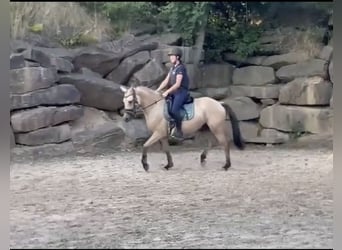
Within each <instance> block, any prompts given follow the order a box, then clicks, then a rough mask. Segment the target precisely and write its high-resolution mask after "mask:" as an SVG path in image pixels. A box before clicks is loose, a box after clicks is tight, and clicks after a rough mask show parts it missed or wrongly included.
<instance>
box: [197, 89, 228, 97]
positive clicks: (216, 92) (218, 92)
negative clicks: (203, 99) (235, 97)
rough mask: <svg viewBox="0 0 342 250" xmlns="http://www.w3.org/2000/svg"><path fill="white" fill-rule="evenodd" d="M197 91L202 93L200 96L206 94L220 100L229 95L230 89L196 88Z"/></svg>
mask: <svg viewBox="0 0 342 250" xmlns="http://www.w3.org/2000/svg"><path fill="white" fill-rule="evenodd" d="M197 91H198V92H200V93H202V94H203V95H202V96H207V97H211V98H214V99H216V100H221V99H224V98H226V97H228V96H229V95H230V89H229V88H228V87H226V88H201V89H198V90H197Z"/></svg>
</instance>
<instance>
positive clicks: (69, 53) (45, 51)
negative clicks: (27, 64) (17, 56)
mask: <svg viewBox="0 0 342 250" xmlns="http://www.w3.org/2000/svg"><path fill="white" fill-rule="evenodd" d="M31 49H32V50H33V53H32V51H31ZM38 51H40V52H41V53H40V54H39V53H38V54H35V53H36V52H38ZM78 51H79V48H78V49H66V48H44V47H38V46H35V47H30V48H29V49H28V50H27V51H25V53H24V55H25V57H26V59H29V60H33V59H34V58H32V56H34V57H36V58H37V56H38V55H45V56H49V57H57V58H61V59H65V60H68V61H69V62H71V61H72V60H73V59H74V57H75V55H76V53H77V52H78ZM38 58H39V57H38Z"/></svg>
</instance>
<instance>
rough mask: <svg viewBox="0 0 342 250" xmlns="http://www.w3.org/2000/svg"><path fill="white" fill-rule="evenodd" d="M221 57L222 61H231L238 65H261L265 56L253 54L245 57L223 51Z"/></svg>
mask: <svg viewBox="0 0 342 250" xmlns="http://www.w3.org/2000/svg"><path fill="white" fill-rule="evenodd" d="M222 57H223V58H222V59H223V60H224V61H226V62H228V63H232V64H234V65H238V66H239V67H242V66H252V65H261V64H262V62H263V61H264V60H265V58H266V56H253V57H247V58H245V57H241V56H239V55H237V54H235V53H231V52H225V53H223V56H222Z"/></svg>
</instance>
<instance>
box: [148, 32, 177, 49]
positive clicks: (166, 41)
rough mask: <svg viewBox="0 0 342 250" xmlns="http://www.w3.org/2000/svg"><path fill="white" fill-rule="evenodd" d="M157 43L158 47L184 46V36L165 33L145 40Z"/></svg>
mask: <svg viewBox="0 0 342 250" xmlns="http://www.w3.org/2000/svg"><path fill="white" fill-rule="evenodd" d="M144 41H145V42H146V41H153V42H157V43H158V45H159V46H160V45H176V46H180V45H182V36H181V35H180V34H178V33H164V34H158V35H153V36H150V37H148V38H147V39H145V40H144Z"/></svg>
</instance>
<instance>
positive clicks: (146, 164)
mask: <svg viewBox="0 0 342 250" xmlns="http://www.w3.org/2000/svg"><path fill="white" fill-rule="evenodd" d="M143 167H144V169H145V171H146V172H148V169H149V165H148V163H145V164H143Z"/></svg>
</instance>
